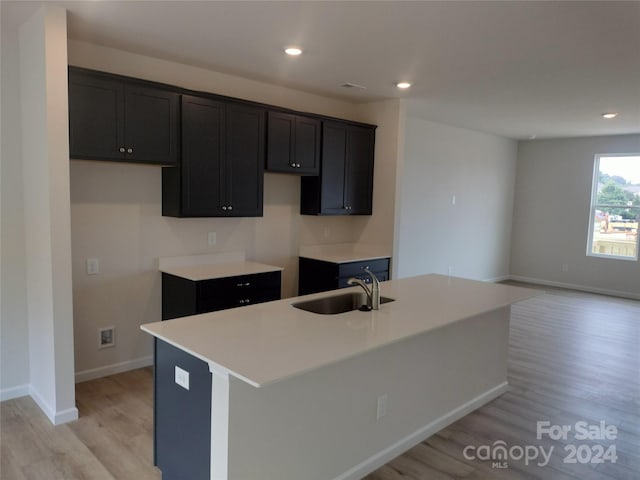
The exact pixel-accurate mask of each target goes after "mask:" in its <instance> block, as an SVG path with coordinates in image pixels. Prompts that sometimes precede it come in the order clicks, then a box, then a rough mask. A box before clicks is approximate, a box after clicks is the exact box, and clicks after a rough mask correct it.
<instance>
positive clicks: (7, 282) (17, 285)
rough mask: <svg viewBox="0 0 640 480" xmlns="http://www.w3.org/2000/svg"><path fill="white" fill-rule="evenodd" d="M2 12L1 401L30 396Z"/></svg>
mask: <svg viewBox="0 0 640 480" xmlns="http://www.w3.org/2000/svg"><path fill="white" fill-rule="evenodd" d="M0 9H1V11H2V91H1V95H2V102H0V104H1V108H2V130H1V135H2V136H1V140H0V144H1V154H2V163H1V166H0V167H1V169H2V175H1V176H2V184H1V189H2V212H1V215H0V221H1V233H2V252H1V261H2V268H1V269H0V270H1V275H2V289H1V290H0V297H1V298H0V304H1V316H0V355H1V357H0V400H4V399H7V398H13V397H15V396H22V395H26V394H27V393H28V391H29V338H28V328H27V321H26V318H27V300H26V278H25V276H26V273H25V268H26V266H25V259H26V255H25V239H24V199H23V191H22V190H23V186H22V161H21V155H22V153H21V150H22V145H21V133H20V118H21V114H20V68H19V57H18V26H19V23H18V22H12V21H10V20H12V19H11V18H10V17H9V16H8V15H7V13H6V10H5V5H4V2H0Z"/></svg>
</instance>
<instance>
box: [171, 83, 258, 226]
mask: <svg viewBox="0 0 640 480" xmlns="http://www.w3.org/2000/svg"><path fill="white" fill-rule="evenodd" d="M181 112H182V159H181V164H180V166H179V167H175V168H167V169H164V170H163V171H162V214H163V215H167V216H175V217H257V216H262V206H263V203H262V190H263V176H264V155H265V145H264V143H265V115H266V111H265V110H264V109H262V108H260V107H256V106H252V105H245V104H242V103H236V102H229V101H224V100H217V99H214V98H208V97H197V96H190V95H182V98H181Z"/></svg>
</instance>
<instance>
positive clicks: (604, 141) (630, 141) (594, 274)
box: [511, 135, 640, 298]
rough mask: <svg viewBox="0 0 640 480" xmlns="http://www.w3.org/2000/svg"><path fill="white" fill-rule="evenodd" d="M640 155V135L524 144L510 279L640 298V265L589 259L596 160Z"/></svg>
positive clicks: (519, 152)
mask: <svg viewBox="0 0 640 480" xmlns="http://www.w3.org/2000/svg"><path fill="white" fill-rule="evenodd" d="M638 152H640V135H620V136H602V137H586V138H568V139H556V140H534V141H526V142H521V143H520V144H519V151H518V170H517V180H516V195H515V209H514V223H513V247H512V259H511V271H512V274H513V275H515V276H517V277H519V278H522V279H526V280H530V281H538V282H544V283H554V284H559V285H565V286H573V287H578V288H586V289H590V290H595V291H602V292H608V293H613V294H619V295H627V296H631V297H636V298H640V281H639V279H640V262H635V261H625V260H614V259H606V258H596V257H587V256H586V249H587V233H588V225H589V215H590V213H589V207H590V201H591V185H592V181H593V165H594V163H593V162H594V156H595V155H597V154H601V153H638ZM563 264H566V265H568V271H567V272H563V271H562V265H563Z"/></svg>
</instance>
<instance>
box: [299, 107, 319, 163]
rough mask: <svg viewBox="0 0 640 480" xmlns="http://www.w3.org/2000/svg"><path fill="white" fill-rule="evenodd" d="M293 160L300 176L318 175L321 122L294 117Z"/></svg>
mask: <svg viewBox="0 0 640 480" xmlns="http://www.w3.org/2000/svg"><path fill="white" fill-rule="evenodd" d="M295 125H296V128H295V137H294V138H295V145H294V159H295V162H296V165H297V167H296V170H297V173H298V174H302V175H318V174H319V173H320V129H321V122H320V120H316V119H315V118H309V117H302V116H296V122H295Z"/></svg>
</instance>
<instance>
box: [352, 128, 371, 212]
mask: <svg viewBox="0 0 640 480" xmlns="http://www.w3.org/2000/svg"><path fill="white" fill-rule="evenodd" d="M374 141H375V139H374V131H373V130H372V129H370V128H364V127H358V126H351V127H350V128H349V137H348V145H347V162H346V165H347V181H346V194H345V196H346V198H347V204H348V210H349V214H351V215H371V211H372V196H373V157H374Z"/></svg>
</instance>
